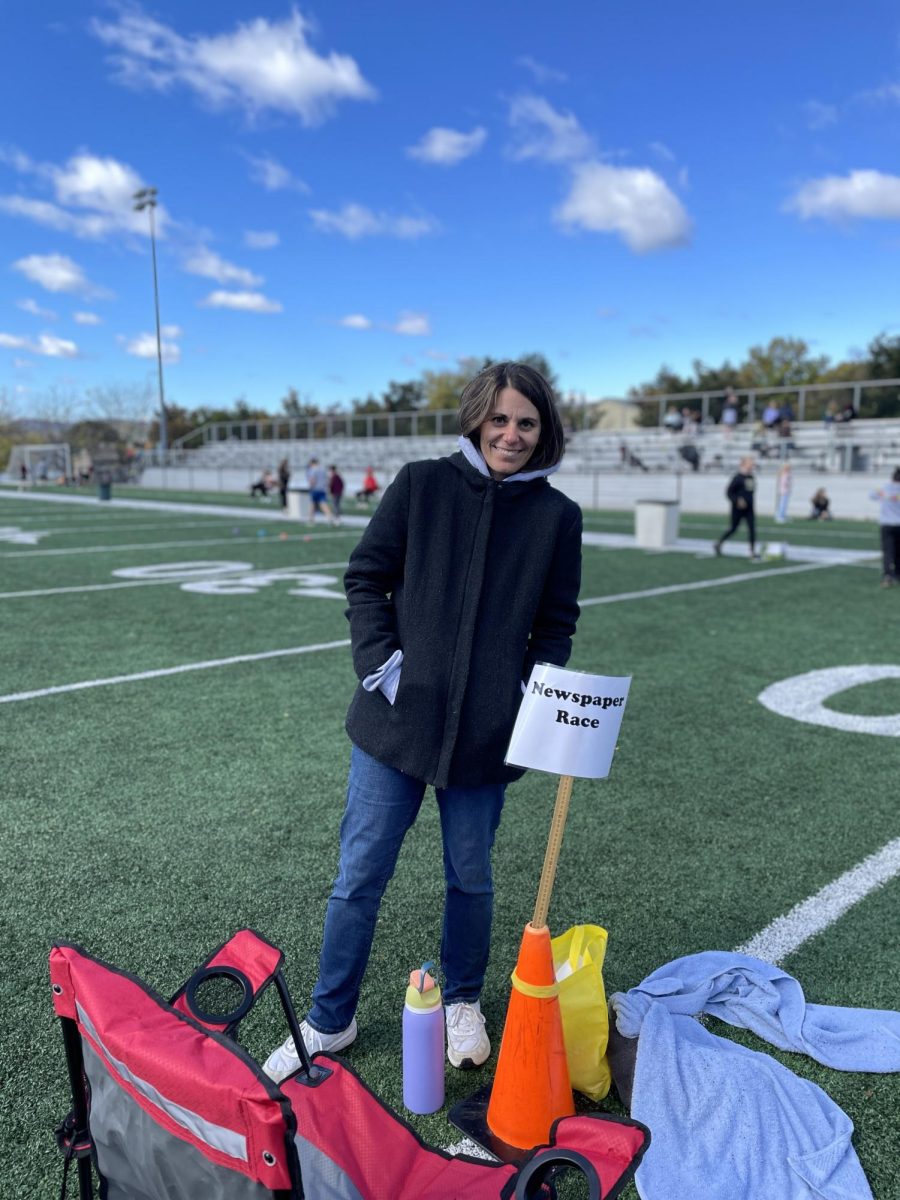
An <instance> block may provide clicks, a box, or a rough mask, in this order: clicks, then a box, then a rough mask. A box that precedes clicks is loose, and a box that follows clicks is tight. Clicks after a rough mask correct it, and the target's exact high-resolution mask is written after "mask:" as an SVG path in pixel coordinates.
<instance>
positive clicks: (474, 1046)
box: [446, 1000, 491, 1069]
mask: <svg viewBox="0 0 900 1200" xmlns="http://www.w3.org/2000/svg"><path fill="white" fill-rule="evenodd" d="M446 1015H447V1058H448V1059H449V1060H450V1065H451V1066H454V1067H462V1068H463V1069H467V1068H469V1067H480V1066H481V1064H482V1063H483V1062H486V1061H487V1059H488V1057H489V1055H490V1053H491V1043H490V1040H489V1039H488V1035H487V1033H486V1032H485V1028H484V1016H483V1015H482V1012H481V1005H480V1003H479V1002H478V1001H477V1000H473V1001H472V1003H471V1004H467V1003H466V1002H465V1001H464V1000H463V1001H460V1002H459V1003H458V1004H448V1005H447V1013H446Z"/></svg>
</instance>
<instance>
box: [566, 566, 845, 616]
mask: <svg viewBox="0 0 900 1200" xmlns="http://www.w3.org/2000/svg"><path fill="white" fill-rule="evenodd" d="M831 565H832V564H831V563H803V564H802V565H800V566H797V567H775V568H773V569H771V570H759V571H743V572H742V573H741V574H740V575H722V576H721V577H720V578H719V579H697V580H695V581H694V582H693V583H671V584H667V585H665V586H664V587H655V588H647V589H646V590H645V591H643V592H619V593H618V594H617V595H615V596H595V597H593V598H591V599H589V600H579V601H578V606H579V608H589V607H590V606H591V605H594V604H618V603H619V602H620V601H622V600H647V599H650V598H651V597H653V596H670V595H672V594H673V593H674V592H693V591H696V590H698V589H699V588H711V587H726V586H727V585H728V584H731V583H747V582H748V581H749V580H753V579H771V578H772V577H773V576H775V575H797V574H799V573H800V572H802V571H821V570H823V569H824V568H825V567H830V566H831Z"/></svg>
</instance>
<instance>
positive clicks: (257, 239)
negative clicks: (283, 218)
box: [244, 229, 281, 250]
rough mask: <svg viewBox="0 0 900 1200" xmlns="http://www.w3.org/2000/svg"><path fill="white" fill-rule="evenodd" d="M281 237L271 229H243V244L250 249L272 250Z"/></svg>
mask: <svg viewBox="0 0 900 1200" xmlns="http://www.w3.org/2000/svg"><path fill="white" fill-rule="evenodd" d="M280 241H281V238H280V237H279V236H278V234H277V233H275V232H274V231H272V230H268V229H247V230H245V231H244V245H245V246H247V247H248V249H250V250H274V248H275V247H276V246H277V245H278V244H279V243H280Z"/></svg>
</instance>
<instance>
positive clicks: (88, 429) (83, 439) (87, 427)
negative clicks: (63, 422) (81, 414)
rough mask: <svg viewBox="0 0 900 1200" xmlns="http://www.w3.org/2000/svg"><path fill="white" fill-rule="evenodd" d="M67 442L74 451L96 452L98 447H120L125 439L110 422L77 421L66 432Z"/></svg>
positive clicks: (123, 445)
mask: <svg viewBox="0 0 900 1200" xmlns="http://www.w3.org/2000/svg"><path fill="white" fill-rule="evenodd" d="M66 441H67V442H68V443H69V445H70V446H71V447H72V449H73V450H88V451H90V450H95V449H96V448H97V447H98V446H120V447H122V448H123V449H124V447H125V438H123V437H122V435H121V434H120V433H119V430H118V429H117V428H116V426H115V425H113V424H111V422H109V421H76V422H75V424H74V425H70V426H69V428H68V429H67V430H66Z"/></svg>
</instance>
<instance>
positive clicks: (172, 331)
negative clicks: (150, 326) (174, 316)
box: [159, 325, 184, 338]
mask: <svg viewBox="0 0 900 1200" xmlns="http://www.w3.org/2000/svg"><path fill="white" fill-rule="evenodd" d="M183 333H184V330H183V329H182V328H181V326H180V325H160V327H159V335H160V337H167V338H180V337H181V335H182V334H183Z"/></svg>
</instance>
